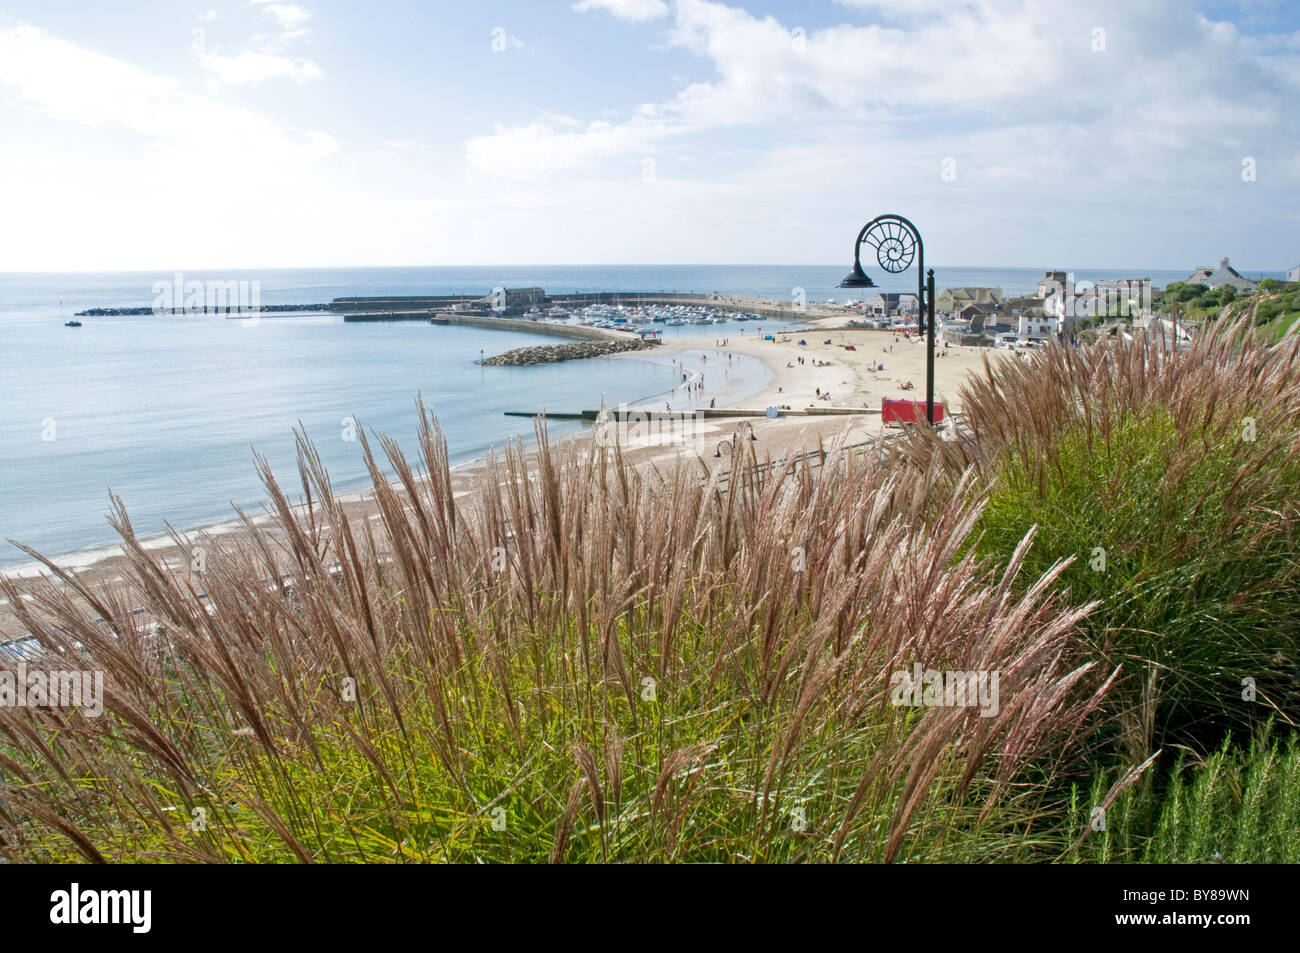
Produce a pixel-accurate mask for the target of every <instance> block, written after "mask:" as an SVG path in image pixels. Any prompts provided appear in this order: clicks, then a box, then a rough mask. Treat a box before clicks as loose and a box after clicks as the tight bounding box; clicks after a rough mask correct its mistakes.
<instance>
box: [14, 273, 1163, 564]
mask: <svg viewBox="0 0 1300 953" xmlns="http://www.w3.org/2000/svg"><path fill="white" fill-rule="evenodd" d="M847 270H848V269H847V267H844V266H830V267H815V266H814V267H795V266H790V267H776V266H753V267H735V266H716V267H711V266H694V267H680V266H671V267H670V266H658V267H656V266H627V267H594V266H593V267H569V268H559V267H536V268H520V267H512V268H392V269H317V270H283V271H242V272H241V271H231V272H187V273H185V276H184V277H185V279H186V280H199V281H204V282H206V281H209V280H212V281H231V280H248V281H253V280H256V281H259V282H260V283H261V300H262V303H263V304H277V303H314V302H322V303H323V302H327V301H329V300H330V299H332V298H335V297H342V296H345V295H402V294H471V293H472V294H486V293H487V292H488V291H490V290H491V289H492V288H493V287H494V286H497V285H504V286H506V287H524V286H533V285H537V286H541V287H543V288H545V289H546V290H547V291H548V292H551V293H557V292H580V291H613V290H644V291H658V290H663V291H673V290H675V291H696V292H712V291H718V292H723V293H731V294H742V295H758V296H763V297H771V298H789V297H790V295H791V293H792V289H794V288H803V289H805V293H806V294H807V297H808V300H810V301H822V300H826V299H828V298H835V299H837V300H843V298H844V296H845V294H846V293H845V292H843V291H841V290H840V289H839V288H837V287H836V286H837V284H838V282H839V280H840V278H842V277H843V275H844V273H845V272H846V271H847ZM1142 275H1149V276H1150V277H1151V278H1152V279H1153V280H1154V281H1155V283H1156V285H1157V286H1161V285H1163V284H1166V283H1167V282H1168V281H1172V280H1179V279H1181V278H1183V277H1185V275H1184V274H1183V273H1158V272H1128V273H1115V272H1104V273H1101V272H1089V271H1086V270H1082V269H1081V270H1079V271H1078V277H1079V278H1081V279H1082V278H1101V277H1140V276H1142ZM1041 277H1042V273H1041V271H1038V270H1034V269H1006V270H993V269H960V268H944V269H936V279H937V281H938V285H939V287H940V288H942V287H948V286H953V285H997V286H1000V287H1002V288H1003V290H1004V292H1007V293H1011V294H1014V293H1024V292H1029V291H1032V290H1033V288H1034V286H1035V284H1036V282H1037V281H1038V279H1039V278H1041ZM873 278H875V279H876V280H877V281H878V282H879V284H880V286H881V288H882V289H883V290H886V291H889V290H909V289H914V288H915V276H914V275H904V276H901V277H899V276H889V275H883V274H881V275H877V274H874V273H873ZM172 279H173V273H172V272H148V273H113V274H41V275H28V274H12V273H11V274H0V334H3V341H4V344H3V347H2V348H0V480H2V481H3V488H2V489H0V539H4V538H13V539H17V540H20V541H22V542H24V543H27V544H28V545H31V546H34V547H35V548H36V549H38V550H39V551H41V552H43V553H46V554H47V555H64V554H67V553H72V552H76V551H81V550H85V549H89V548H93V547H97V546H102V545H105V544H108V543H112V542H113V541H114V540H115V538H116V537H115V535H114V534H113V533H112V531H111V529H110V528H109V527H108V525H107V523H106V521H105V513H106V512H107V510H108V493H109V491H110V489H111V490H112V491H113V492H115V493H117V494H118V495H120V496H121V497H122V498H123V499H124V501H125V502H126V504H127V507H128V509H129V511H130V513H131V516H132V519H133V522H134V523H135V526H136V529H137V532H139V533H141V534H142V535H148V534H154V533H158V532H161V531H163V528H164V525H163V524H164V520H167V521H170V522H171V523H172V525H174V526H176V527H178V528H186V527H192V526H197V525H201V524H204V523H209V522H214V521H218V520H224V519H228V518H229V517H230V516H231V515H232V510H231V503H232V502H234V503H238V504H240V505H242V506H244V507H247V508H249V509H250V510H252V511H254V512H257V511H259V503H260V501H261V500H262V497H263V494H262V492H261V487H260V485H259V483H258V481H257V479H256V476H255V474H254V469H253V451H254V449H256V450H257V451H258V452H261V453H263V454H265V455H266V456H267V458H268V459H269V460H270V462H271V464H272V466H273V468H274V470H275V472H276V474H277V475H278V476H280V477H281V479H282V481H283V482H284V483H286V484H292V483H293V477H294V448H293V439H292V429H293V427H295V426H296V425H299V424H301V426H302V427H303V428H305V430H306V432H307V434H308V435H309V436H310V437H311V438H312V439H313V440H314V441H315V442H316V443H317V445H318V448H319V450H320V453H321V456H322V457H323V459H324V460H325V462H326V464H327V465H328V466H329V468H330V473H331V476H332V478H333V481H334V485H335V487H336V489H339V490H349V489H355V488H358V487H360V486H363V485H365V484H366V482H367V480H366V477H365V472H364V469H363V466H362V462H361V452H360V447H359V444H358V443H357V442H356V441H355V440H351V441H350V440H347V439H344V437H345V434H346V425H345V421H344V418H347V417H352V418H354V419H356V420H357V421H359V422H360V423H361V424H362V425H364V426H365V427H367V428H373V429H374V430H377V431H379V432H382V433H388V434H390V435H392V436H393V437H395V438H396V439H397V440H398V441H399V442H400V443H401V444H402V446H403V447H404V448H406V449H407V450H408V453H410V454H411V455H412V456H414V453H415V446H416V443H415V433H416V423H417V418H416V414H415V410H414V400H415V397H416V395H417V394H418V393H422V394H423V395H424V398H425V399H426V401H428V402H429V403H430V404H431V405H432V406H433V408H434V410H435V411H436V413H437V415H438V418H439V420H440V422H441V424H442V426H443V428H444V430H445V432H446V435H447V440H448V445H449V449H450V452H451V454H452V457H453V459H457V460H459V459H466V458H469V457H471V456H474V455H477V454H479V453H481V452H483V451H484V450H486V449H487V448H488V447H490V446H497V447H500V446H502V445H503V444H504V442H505V441H506V439H507V438H508V437H509V436H510V435H512V434H515V433H518V432H519V431H521V430H523V431H524V432H525V435H527V434H528V433H530V427H529V423H528V421H527V420H526V419H523V418H510V417H505V416H503V412H504V411H506V410H538V409H541V408H543V407H545V408H547V409H550V410H581V409H585V408H592V407H597V406H599V404H600V401H601V399H602V396H603V397H604V399H605V400H606V402H607V403H609V404H611V405H613V404H617V403H620V402H623V401H627V402H637V401H644V400H649V399H654V400H660V399H662V397H663V395H664V393H665V392H666V391H668V390H669V389H670V388H672V387H673V386H674V384H675V383H678V382H679V380H680V370H679V369H677V368H674V367H672V366H670V365H668V364H667V363H666V362H657V361H655V360H651V359H640V358H632V359H627V358H619V359H615V360H610V359H600V360H593V361H583V362H573V363H568V364H557V365H549V366H543V367H529V368H505V367H502V368H482V367H479V366H477V365H476V364H475V363H474V362H475V361H476V360H477V359H478V357H479V356H480V354H481V353H484V352H486V353H487V354H493V353H498V352H500V351H504V350H508V349H510V348H514V347H522V346H525V345H528V344H532V343H555V339H554V338H542V337H540V336H538V335H528V334H524V333H519V332H499V331H484V330H479V329H475V328H446V327H431V326H429V325H427V324H418V323H411V324H344V323H343V322H342V320H341V319H340V318H339V317H337V316H329V315H304V314H292V315H286V316H275V317H265V318H263V319H262V320H261V321H260V322H259V323H258V324H257V325H256V326H255V327H248V326H245V324H244V322H242V321H239V320H225V319H218V318H203V317H144V318H83V319H82V320H83V322H84V326H83V327H81V328H76V329H74V328H65V327H63V320H66V319H68V318H71V316H72V315H73V313H74V312H76V311H80V310H83V309H85V308H92V307H112V306H148V305H150V304H151V303H152V301H153V299H154V293H153V285H154V283H155V282H157V281H171V280H172ZM886 279H887V280H886ZM656 327H659V328H661V329H662V330H664V331H665V333H666V334H667V335H668V336H693V337H702V338H706V339H708V338H715V337H721V336H728V335H739V334H741V333H745V334H753V333H755V332H756V330H757V323H750V324H748V325H735V326H721V325H719V326H709V327H704V326H687V327H681V328H666V329H665V328H663V326H662V325H657V326H656ZM711 366H712V367H715V368H717V363H716V362H715V363H714V365H711ZM711 373H714V374H721V373H722V371H721V369H720V368H718V369H717V370H715V371H711ZM730 373H732V374H734V375H745V374H748V375H749V376H750V378H752V380H751V381H750V383H749V385H748V388H747V389H745V388H741V389H740V390H739V392H738V394H736V395H732V399H733V400H734V399H736V398H737V397H743V396H744V394H745V393H752V392H753V391H754V390H756V389H757V388H758V387H759V386H761V384H762V381H761V379H760V378H761V376H762V374H763V372H762V370H761V369H756V368H754V367H742V366H740V365H733V366H732V368H731V369H730ZM707 383H708V386H709V387H710V388H712V387H713V386H719V385H720V384H721V383H722V381H721V380H720V379H718V378H717V377H715V378H714V379H713V380H711V381H708V382H707ZM674 406H675V408H682V407H684V406H686V405H685V402H684V401H681V400H674ZM580 426H581V425H580V424H576V423H575V424H567V425H565V424H560V423H553V424H552V427H551V430H552V432H553V433H564V432H572V431H573V430H576V429H577V428H578V427H580ZM26 561H27V557H26V556H25V555H24V554H23V553H22V552H20V551H19V550H17V549H15V548H13V547H12V546H9V545H8V544H0V566H4V565H14V564H18V563H23V562H26Z"/></svg>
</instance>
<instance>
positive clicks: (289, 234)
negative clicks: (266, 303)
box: [0, 0, 1300, 272]
mask: <svg viewBox="0 0 1300 953" xmlns="http://www.w3.org/2000/svg"><path fill="white" fill-rule="evenodd" d="M886 212H893V213H898V214H902V215H904V216H906V217H908V218H909V219H911V220H912V221H913V222H914V223H915V224H916V225H917V227H918V228H919V229H920V231H921V234H922V236H923V238H924V241H925V247H926V257H927V261H928V262H930V263H934V264H939V265H945V266H973V267H978V266H984V267H1042V268H1044V269H1046V268H1053V267H1059V266H1067V265H1068V266H1070V267H1081V266H1091V267H1111V268H1152V269H1164V268H1170V269H1181V268H1186V269H1188V271H1190V270H1191V268H1192V267H1193V266H1196V265H1201V264H1217V263H1218V261H1219V259H1220V258H1222V257H1225V256H1228V257H1230V258H1231V260H1232V263H1233V265H1234V266H1236V267H1238V268H1239V269H1241V270H1244V271H1252V272H1254V271H1265V270H1269V271H1272V270H1282V269H1286V268H1290V267H1294V266H1295V265H1296V264H1297V263H1298V262H1300V227H1298V226H1300V3H1297V2H1295V0H1276V2H1269V0H1242V2H1235V3H1212V4H1197V3H1195V2H1174V0H1146V2H1143V0H1089V2H1054V0H1041V2H1034V0H971V2H961V0H890V2H887V3H886V2H879V0H833V2H832V0H826V2H817V0H808V2H799V3H784V2H774V0H767V2H758V0H755V2H749V0H733V2H712V0H577V2H574V0H557V2H552V0H519V2H490V0H477V2H439V0H434V2H429V0H425V2H414V0H408V2H396V0H368V2H366V3H357V2H355V0H251V2H250V0H234V2H221V0H201V2H199V3H197V4H193V5H191V4H188V3H185V2H181V0H122V2H115V3H111V4H109V3H104V2H103V0H76V2H74V0H0V271H72V270H119V269H120V270H128V269H131V270H134V269H139V270H147V269H159V268H163V269H170V268H191V269H198V268H216V269H219V268H232V269H233V268H254V267H265V268H270V267H313V266H320V267H329V266H371V265H373V266H384V265H528V264H679V263H680V264H705V263H708V264H732V263H735V264H742V263H744V264H839V263H841V262H844V263H846V264H847V263H849V262H851V260H852V246H853V242H854V239H855V238H856V235H857V232H858V229H859V228H860V227H861V226H862V224H863V223H864V222H866V221H867V220H868V219H870V218H872V217H874V216H875V215H878V214H881V213H886Z"/></svg>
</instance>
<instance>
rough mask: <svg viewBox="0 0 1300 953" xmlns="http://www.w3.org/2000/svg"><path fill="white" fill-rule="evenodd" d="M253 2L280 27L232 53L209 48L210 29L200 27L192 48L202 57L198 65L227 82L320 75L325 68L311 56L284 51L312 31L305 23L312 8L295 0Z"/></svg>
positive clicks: (297, 79) (302, 78)
mask: <svg viewBox="0 0 1300 953" xmlns="http://www.w3.org/2000/svg"><path fill="white" fill-rule="evenodd" d="M251 2H252V3H253V4H254V5H257V6H259V7H260V8H261V11H262V13H264V14H266V15H267V16H269V17H271V18H272V19H273V20H274V21H275V24H276V27H277V29H276V32H275V33H273V34H270V35H261V34H259V35H258V36H255V37H254V38H253V42H252V47H251V49H248V50H244V51H242V52H240V53H236V54H233V55H232V54H226V53H222V52H221V50H220V49H217V48H215V47H214V48H212V49H208V42H207V32H206V31H205V30H204V29H203V28H201V27H200V28H198V29H197V30H196V31H195V34H194V36H195V41H194V44H193V50H194V52H195V54H196V55H197V56H198V58H199V65H200V66H202V67H203V69H205V70H206V71H208V72H209V73H210V74H212V78H213V81H214V82H216V83H218V84H220V83H224V84H225V85H227V86H244V85H256V84H258V83H261V82H264V81H266V80H268V79H279V78H286V79H290V80H293V81H295V82H305V81H308V80H313V79H318V78H320V76H321V75H322V70H321V68H320V67H319V66H318V65H317V64H316V63H314V62H313V61H312V60H310V59H307V58H305V57H293V56H289V55H286V53H285V50H286V49H287V48H288V47H289V46H290V45H291V44H292V43H293V41H294V40H297V39H299V38H301V37H304V36H306V35H307V33H308V32H309V31H308V30H307V27H306V24H307V21H308V20H310V19H311V11H310V10H308V9H306V8H305V7H302V6H299V5H298V4H296V3H282V2H274V0H251ZM214 16H215V14H214Z"/></svg>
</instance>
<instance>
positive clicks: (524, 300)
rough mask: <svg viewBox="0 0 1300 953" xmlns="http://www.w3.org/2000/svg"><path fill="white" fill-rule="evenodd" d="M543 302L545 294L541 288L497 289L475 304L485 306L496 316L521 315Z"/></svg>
mask: <svg viewBox="0 0 1300 953" xmlns="http://www.w3.org/2000/svg"><path fill="white" fill-rule="evenodd" d="M545 301H546V292H545V291H543V290H542V289H541V288H497V289H495V290H494V291H493V292H492V293H491V294H490V295H486V296H484V297H482V298H480V299H479V300H478V302H477V303H478V304H480V305H486V306H487V307H488V308H491V309H492V310H493V311H495V312H497V313H498V314H523V313H524V312H525V311H527V310H528V309H529V308H531V307H533V306H534V305H540V304H543V303H544V302H545Z"/></svg>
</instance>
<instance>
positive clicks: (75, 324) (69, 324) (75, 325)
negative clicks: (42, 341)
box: [63, 321, 81, 328]
mask: <svg viewBox="0 0 1300 953" xmlns="http://www.w3.org/2000/svg"><path fill="white" fill-rule="evenodd" d="M63 326H64V327H65V328H79V327H81V322H80V321H64V322H63Z"/></svg>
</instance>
